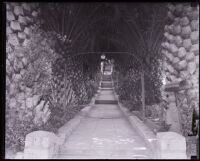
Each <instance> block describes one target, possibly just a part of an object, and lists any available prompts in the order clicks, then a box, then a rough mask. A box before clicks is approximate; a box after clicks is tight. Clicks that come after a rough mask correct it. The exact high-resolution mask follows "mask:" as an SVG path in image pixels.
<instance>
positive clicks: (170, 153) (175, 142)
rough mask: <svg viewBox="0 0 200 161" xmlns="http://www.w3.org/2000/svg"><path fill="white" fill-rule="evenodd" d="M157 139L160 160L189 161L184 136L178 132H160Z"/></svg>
mask: <svg viewBox="0 0 200 161" xmlns="http://www.w3.org/2000/svg"><path fill="white" fill-rule="evenodd" d="M156 137H157V147H158V149H157V151H158V152H157V154H158V157H159V158H160V159H187V155H186V139H185V137H184V136H182V135H180V134H178V133H176V132H158V133H157V136H156Z"/></svg>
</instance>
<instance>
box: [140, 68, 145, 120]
mask: <svg viewBox="0 0 200 161" xmlns="http://www.w3.org/2000/svg"><path fill="white" fill-rule="evenodd" d="M141 85H142V117H143V120H144V119H145V86H144V69H143V68H142V72H141Z"/></svg>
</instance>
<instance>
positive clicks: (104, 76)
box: [102, 75, 111, 79]
mask: <svg viewBox="0 0 200 161" xmlns="http://www.w3.org/2000/svg"><path fill="white" fill-rule="evenodd" d="M102 78H103V79H111V75H103V76H102Z"/></svg>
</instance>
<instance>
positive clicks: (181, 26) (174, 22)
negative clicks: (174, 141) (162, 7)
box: [162, 3, 199, 135]
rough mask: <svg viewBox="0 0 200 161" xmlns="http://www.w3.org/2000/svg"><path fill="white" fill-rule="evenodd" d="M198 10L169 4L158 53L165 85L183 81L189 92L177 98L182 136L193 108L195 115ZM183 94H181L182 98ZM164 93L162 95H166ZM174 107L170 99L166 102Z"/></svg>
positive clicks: (197, 69) (186, 130) (186, 131)
mask: <svg viewBox="0 0 200 161" xmlns="http://www.w3.org/2000/svg"><path fill="white" fill-rule="evenodd" d="M198 13H199V6H197V7H191V5H190V4H187V3H181V4H169V5H168V18H169V24H167V25H166V26H165V34H164V36H165V38H166V40H165V42H163V44H162V47H163V49H162V53H163V54H164V55H165V57H166V62H165V65H164V69H165V73H166V79H167V83H172V82H176V81H181V80H187V81H188V82H189V85H190V86H191V89H189V90H184V91H181V92H179V93H178V94H177V97H178V98H179V99H177V101H178V102H177V104H181V103H183V104H182V105H181V106H180V114H181V126H182V127H181V128H182V132H183V134H184V135H187V134H188V133H191V127H192V111H193V109H192V108H193V105H194V104H195V105H194V106H195V108H196V110H197V111H199V109H198V108H199V106H198V104H199V47H198V44H199V14H198ZM184 93H185V94H184ZM167 94H168V93H166V95H167ZM166 100H167V102H168V103H171V105H172V103H175V100H174V99H168V98H167V99H166ZM170 108H172V107H170Z"/></svg>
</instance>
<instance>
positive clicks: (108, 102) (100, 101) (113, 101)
mask: <svg viewBox="0 0 200 161" xmlns="http://www.w3.org/2000/svg"><path fill="white" fill-rule="evenodd" d="M95 104H118V100H95Z"/></svg>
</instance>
